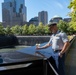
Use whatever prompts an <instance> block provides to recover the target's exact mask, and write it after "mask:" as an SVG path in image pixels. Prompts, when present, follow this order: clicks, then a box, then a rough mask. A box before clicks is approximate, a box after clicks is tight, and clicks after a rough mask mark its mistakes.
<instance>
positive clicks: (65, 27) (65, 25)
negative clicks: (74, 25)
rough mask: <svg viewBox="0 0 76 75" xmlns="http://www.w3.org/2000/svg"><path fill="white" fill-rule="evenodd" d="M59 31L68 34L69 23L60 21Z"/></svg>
mask: <svg viewBox="0 0 76 75" xmlns="http://www.w3.org/2000/svg"><path fill="white" fill-rule="evenodd" d="M58 28H59V30H61V31H63V32H66V33H68V28H69V23H67V22H65V21H62V20H60V21H59V23H58Z"/></svg>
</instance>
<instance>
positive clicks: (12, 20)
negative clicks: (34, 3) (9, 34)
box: [2, 0, 27, 27]
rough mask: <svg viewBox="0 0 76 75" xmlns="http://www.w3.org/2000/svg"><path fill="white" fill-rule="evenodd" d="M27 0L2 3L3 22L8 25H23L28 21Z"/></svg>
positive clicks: (9, 0) (12, 0)
mask: <svg viewBox="0 0 76 75" xmlns="http://www.w3.org/2000/svg"><path fill="white" fill-rule="evenodd" d="M26 11H27V10H26V6H25V0H4V2H3V3H2V21H3V25H4V27H6V26H7V25H9V26H13V25H23V24H24V23H25V22H26V21H27V18H26V17H27V14H26Z"/></svg>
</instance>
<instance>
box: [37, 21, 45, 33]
mask: <svg viewBox="0 0 76 75" xmlns="http://www.w3.org/2000/svg"><path fill="white" fill-rule="evenodd" d="M44 33H45V31H44V25H43V23H42V22H40V23H39V25H38V26H37V27H36V34H37V35H42V34H44Z"/></svg>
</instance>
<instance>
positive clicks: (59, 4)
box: [56, 2, 64, 9]
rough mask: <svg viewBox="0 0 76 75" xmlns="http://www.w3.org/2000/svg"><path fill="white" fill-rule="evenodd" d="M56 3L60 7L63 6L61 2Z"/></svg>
mask: <svg viewBox="0 0 76 75" xmlns="http://www.w3.org/2000/svg"><path fill="white" fill-rule="evenodd" d="M56 5H57V6H58V7H59V8H61V9H63V8H64V6H63V5H62V4H61V3H59V2H56Z"/></svg>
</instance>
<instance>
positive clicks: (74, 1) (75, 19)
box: [68, 0, 76, 33]
mask: <svg viewBox="0 0 76 75" xmlns="http://www.w3.org/2000/svg"><path fill="white" fill-rule="evenodd" d="M68 8H69V9H72V11H71V12H70V14H69V16H70V17H71V18H72V20H71V22H70V28H71V29H73V32H74V33H75V32H76V0H71V2H70V5H69V6H68Z"/></svg>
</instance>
